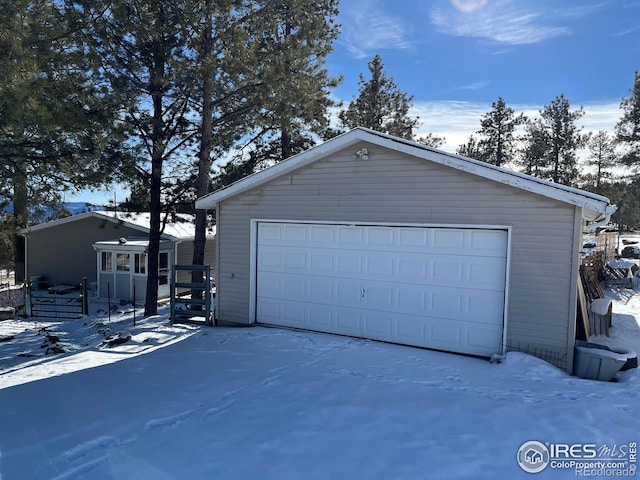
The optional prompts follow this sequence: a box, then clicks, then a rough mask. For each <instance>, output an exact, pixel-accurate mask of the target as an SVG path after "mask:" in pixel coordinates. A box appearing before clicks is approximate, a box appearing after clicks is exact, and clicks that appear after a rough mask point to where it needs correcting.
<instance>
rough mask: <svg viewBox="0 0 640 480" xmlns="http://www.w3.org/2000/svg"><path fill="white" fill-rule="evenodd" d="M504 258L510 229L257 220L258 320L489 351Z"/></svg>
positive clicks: (499, 318)
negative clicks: (507, 230)
mask: <svg viewBox="0 0 640 480" xmlns="http://www.w3.org/2000/svg"><path fill="white" fill-rule="evenodd" d="M506 265H507V232H506V231H505V230H488V229H486V230H479V229H471V228H469V229H467V228H425V227H409V226H407V227H387V226H358V225H355V226H354V225H324V224H303V223H270V222H260V223H258V239H257V272H256V273H257V286H256V320H257V321H258V322H261V323H267V324H272V325H283V326H289V327H298V328H304V329H308V330H317V331H321V332H329V333H339V334H344V335H352V336H357V337H364V338H372V339H376V340H384V341H389V342H394V343H402V344H407V345H416V346H422V347H427V348H435V349H439V350H447V351H453V352H461V353H469V354H473V355H482V356H491V355H493V354H494V353H498V352H499V351H500V345H501V338H502V331H503V316H504V301H505V300H504V299H505V278H506Z"/></svg>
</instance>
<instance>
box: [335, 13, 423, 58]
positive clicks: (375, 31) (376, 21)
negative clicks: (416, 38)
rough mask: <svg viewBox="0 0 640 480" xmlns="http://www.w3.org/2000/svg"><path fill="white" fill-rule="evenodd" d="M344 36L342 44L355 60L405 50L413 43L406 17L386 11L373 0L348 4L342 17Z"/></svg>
mask: <svg viewBox="0 0 640 480" xmlns="http://www.w3.org/2000/svg"><path fill="white" fill-rule="evenodd" d="M340 22H341V24H342V35H341V36H340V39H339V40H338V41H340V42H342V43H344V45H345V47H346V48H347V50H348V51H349V53H351V55H353V56H354V57H355V58H364V57H368V56H371V55H373V54H374V53H376V52H378V51H379V50H404V49H407V48H410V47H411V45H412V43H411V41H410V40H409V38H410V36H411V32H410V29H409V28H408V26H407V25H406V24H405V22H404V21H403V20H402V18H400V17H398V16H395V15H392V14H390V13H388V12H385V11H383V10H382V9H380V7H379V6H378V5H377V4H376V3H375V2H374V1H372V0H360V1H357V2H356V1H350V2H349V3H345V5H344V7H343V8H342V12H341V14H340Z"/></svg>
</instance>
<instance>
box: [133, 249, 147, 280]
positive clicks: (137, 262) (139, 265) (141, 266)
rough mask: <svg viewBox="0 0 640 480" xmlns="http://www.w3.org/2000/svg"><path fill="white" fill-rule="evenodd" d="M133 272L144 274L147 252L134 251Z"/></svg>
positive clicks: (145, 271)
mask: <svg viewBox="0 0 640 480" xmlns="http://www.w3.org/2000/svg"><path fill="white" fill-rule="evenodd" d="M133 273H139V274H142V275H144V274H145V273H147V254H146V253H136V254H135V256H134V257H133Z"/></svg>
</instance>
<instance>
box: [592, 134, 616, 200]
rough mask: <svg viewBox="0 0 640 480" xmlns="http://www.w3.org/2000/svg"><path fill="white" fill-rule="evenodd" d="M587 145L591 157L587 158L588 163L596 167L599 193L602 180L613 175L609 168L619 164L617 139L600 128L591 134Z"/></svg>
mask: <svg viewBox="0 0 640 480" xmlns="http://www.w3.org/2000/svg"><path fill="white" fill-rule="evenodd" d="M587 146H588V148H589V157H588V158H587V160H586V164H587V165H589V166H593V167H596V173H595V175H594V180H595V182H594V187H595V192H596V193H599V192H600V190H601V184H602V180H603V179H605V178H610V177H611V174H610V172H609V169H610V168H612V167H614V166H615V165H616V164H617V154H616V144H615V139H614V138H612V137H611V135H609V134H608V133H607V132H605V131H603V130H600V131H599V132H597V133H596V134H594V135H591V136H590V138H589V140H588V142H587Z"/></svg>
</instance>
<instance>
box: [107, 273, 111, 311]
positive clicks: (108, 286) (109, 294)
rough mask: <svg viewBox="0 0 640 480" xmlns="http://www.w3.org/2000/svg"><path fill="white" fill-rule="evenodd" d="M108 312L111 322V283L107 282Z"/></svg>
mask: <svg viewBox="0 0 640 480" xmlns="http://www.w3.org/2000/svg"><path fill="white" fill-rule="evenodd" d="M107 312H108V315H109V321H111V282H107Z"/></svg>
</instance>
